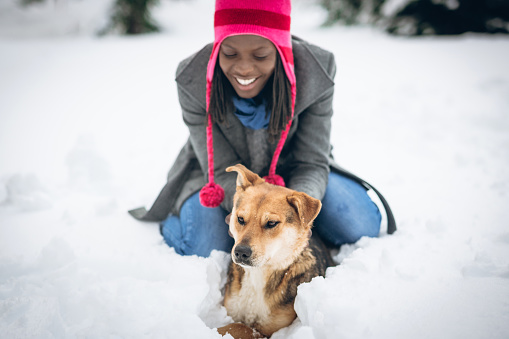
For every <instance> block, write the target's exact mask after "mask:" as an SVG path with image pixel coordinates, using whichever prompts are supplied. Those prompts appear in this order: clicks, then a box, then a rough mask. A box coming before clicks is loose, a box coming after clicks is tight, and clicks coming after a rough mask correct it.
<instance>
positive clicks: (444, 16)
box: [321, 0, 509, 35]
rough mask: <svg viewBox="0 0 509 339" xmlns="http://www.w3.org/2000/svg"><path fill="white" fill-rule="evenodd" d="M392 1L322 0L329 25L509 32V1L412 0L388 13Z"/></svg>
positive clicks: (402, 30)
mask: <svg viewBox="0 0 509 339" xmlns="http://www.w3.org/2000/svg"><path fill="white" fill-rule="evenodd" d="M389 2H390V1H389V0H321V4H322V5H323V6H324V7H325V8H326V9H327V11H328V13H329V17H328V19H327V22H326V24H332V23H334V22H342V23H345V24H347V25H352V24H373V25H375V26H378V27H382V28H384V29H386V30H387V31H388V32H389V33H392V34H398V35H432V34H437V35H444V34H447V35H452V34H462V33H465V32H479V33H506V34H507V33H509V0H411V1H408V2H407V3H406V5H404V6H403V7H402V8H401V9H400V10H398V11H396V12H395V13H392V14H386V13H385V14H384V11H383V7H384V5H386V4H387V3H389Z"/></svg>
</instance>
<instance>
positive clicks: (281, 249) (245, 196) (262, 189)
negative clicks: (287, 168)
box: [226, 164, 322, 269]
mask: <svg viewBox="0 0 509 339" xmlns="http://www.w3.org/2000/svg"><path fill="white" fill-rule="evenodd" d="M226 171H228V172H232V171H236V172H237V191H236V193H235V196H234V197H233V210H232V214H231V217H230V221H229V225H230V234H231V236H232V237H233V238H234V239H235V245H234V246H233V249H232V253H231V254H232V259H233V261H234V262H235V263H236V264H239V265H241V266H243V267H261V266H270V267H272V268H273V269H283V268H286V267H287V266H288V265H290V264H291V263H292V262H293V261H294V260H295V259H296V258H297V256H298V255H299V254H300V253H301V252H302V250H304V248H305V247H306V246H307V244H308V241H309V237H310V235H311V227H312V224H313V220H314V219H315V218H316V216H317V215H318V213H319V212H320V209H321V207H322V203H321V202H320V200H318V199H315V198H312V197H310V196H309V195H307V194H305V193H302V192H297V191H294V190H291V189H288V188H285V187H281V186H275V185H271V184H268V183H266V182H265V181H264V180H263V179H262V178H260V177H259V176H258V175H257V174H255V173H253V172H251V171H250V170H248V169H247V168H246V167H244V166H243V165H240V164H239V165H235V166H232V167H228V168H227V169H226Z"/></svg>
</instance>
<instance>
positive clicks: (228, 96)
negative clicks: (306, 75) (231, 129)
mask: <svg viewBox="0 0 509 339" xmlns="http://www.w3.org/2000/svg"><path fill="white" fill-rule="evenodd" d="M260 94H261V95H262V96H263V97H264V99H265V102H266V110H267V113H266V114H269V113H270V112H272V114H270V120H269V127H268V131H269V136H270V141H271V142H272V141H274V140H275V138H276V137H277V136H278V135H279V134H280V133H281V131H283V130H284V129H285V128H286V124H287V123H288V120H289V119H290V118H291V116H292V90H291V85H290V81H289V80H288V78H287V76H286V73H285V69H284V67H283V62H282V61H281V57H280V56H279V53H276V65H275V67H274V73H273V74H272V77H271V79H269V80H268V81H267V84H266V85H265V88H264V89H263V90H262V92H261V93H260ZM233 95H236V94H235V90H234V89H233V87H232V85H231V84H230V81H229V80H228V78H226V76H225V75H224V73H223V70H222V69H221V67H220V66H219V58H218V60H217V62H216V67H214V76H213V78H212V88H211V91H210V104H209V111H208V114H210V115H211V117H212V121H213V122H217V123H219V124H223V123H227V120H226V116H227V114H228V112H233V110H234V107H233V100H232V96H233Z"/></svg>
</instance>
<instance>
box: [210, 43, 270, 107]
mask: <svg viewBox="0 0 509 339" xmlns="http://www.w3.org/2000/svg"><path fill="white" fill-rule="evenodd" d="M276 53H277V49H276V47H275V46H274V44H272V42H271V41H270V40H267V39H265V38H262V37H260V36H257V35H235V36H231V37H228V38H226V39H224V41H223V43H222V44H221V48H220V51H219V66H220V67H221V69H222V70H223V73H224V74H225V75H226V77H227V78H228V80H230V83H231V84H232V86H233V88H234V89H235V92H237V95H238V96H239V97H241V98H246V99H248V98H253V97H255V96H257V95H258V94H259V93H260V92H261V90H262V89H263V87H264V86H265V84H266V83H267V80H269V78H270V76H271V75H272V73H273V72H274V67H275V65H276Z"/></svg>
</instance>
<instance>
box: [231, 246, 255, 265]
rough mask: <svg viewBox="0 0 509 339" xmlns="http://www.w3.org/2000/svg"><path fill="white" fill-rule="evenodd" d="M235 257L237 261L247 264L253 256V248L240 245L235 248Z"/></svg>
mask: <svg viewBox="0 0 509 339" xmlns="http://www.w3.org/2000/svg"><path fill="white" fill-rule="evenodd" d="M234 252H235V257H236V258H237V260H239V261H241V262H245V261H247V260H249V258H251V254H253V251H251V247H249V246H246V245H238V246H236V247H235V251H234Z"/></svg>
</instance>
